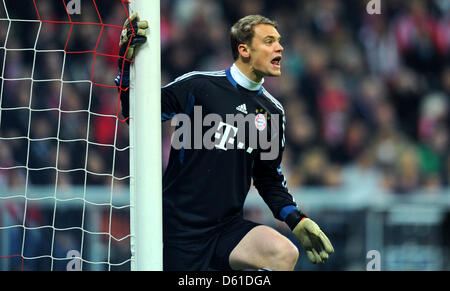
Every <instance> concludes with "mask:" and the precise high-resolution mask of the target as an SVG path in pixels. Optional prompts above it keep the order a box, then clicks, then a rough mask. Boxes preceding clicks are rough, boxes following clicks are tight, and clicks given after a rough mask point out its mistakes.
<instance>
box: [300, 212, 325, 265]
mask: <svg viewBox="0 0 450 291" xmlns="http://www.w3.org/2000/svg"><path fill="white" fill-rule="evenodd" d="M292 233H293V234H294V236H295V238H296V239H297V240H298V242H299V243H300V245H301V246H302V248H303V249H304V250H305V252H306V255H307V256H308V259H309V260H310V261H311V262H312V263H313V264H322V263H325V262H326V260H327V259H328V256H329V255H330V254H332V253H333V252H334V249H333V246H332V245H331V242H330V240H329V239H328V237H327V236H326V235H325V234H324V233H323V232H322V230H321V229H320V227H319V226H318V225H317V224H316V223H315V222H314V221H312V220H311V219H309V218H307V217H304V218H302V219H301V221H300V222H299V223H298V224H297V226H296V227H295V228H294V230H293V231H292Z"/></svg>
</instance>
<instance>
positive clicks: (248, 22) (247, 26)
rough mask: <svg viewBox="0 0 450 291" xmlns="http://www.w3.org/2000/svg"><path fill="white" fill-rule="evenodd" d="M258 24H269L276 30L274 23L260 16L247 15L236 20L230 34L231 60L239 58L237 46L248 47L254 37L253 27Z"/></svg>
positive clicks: (275, 23)
mask: <svg viewBox="0 0 450 291" xmlns="http://www.w3.org/2000/svg"><path fill="white" fill-rule="evenodd" d="M258 24H269V25H272V26H273V27H275V28H277V26H278V24H277V22H276V21H273V20H270V19H269V18H267V17H264V16H261V15H248V16H245V17H243V18H241V19H239V20H238V22H236V23H235V24H234V25H233V26H232V27H231V32H230V44H231V53H232V54H233V59H234V60H237V59H238V58H239V51H238V46H239V45H240V44H248V45H250V44H251V42H252V39H253V36H254V35H255V30H254V27H255V25H258Z"/></svg>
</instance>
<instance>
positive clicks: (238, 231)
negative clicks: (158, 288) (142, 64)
mask: <svg viewBox="0 0 450 291" xmlns="http://www.w3.org/2000/svg"><path fill="white" fill-rule="evenodd" d="M276 27H277V25H276V23H275V22H273V21H272V20H269V19H267V18H265V17H263V16H259V15H250V16H246V17H244V18H242V19H240V20H239V21H238V22H237V23H236V24H235V25H234V26H233V27H232V28H231V34H230V39H231V49H232V55H233V58H234V64H233V65H232V66H231V67H230V68H228V69H226V70H223V71H217V72H191V73H188V74H186V75H183V76H181V77H179V78H177V79H176V80H175V81H174V82H172V83H170V84H168V85H166V86H164V87H163V88H162V89H161V103H162V105H161V106H162V107H161V111H162V120H163V121H165V120H169V119H171V118H172V117H173V116H174V115H176V114H178V113H184V114H187V115H189V116H190V117H191V118H193V108H194V106H201V108H202V110H203V112H208V113H215V114H218V115H220V116H221V117H222V120H225V119H226V118H225V117H226V115H227V114H230V113H231V114H236V113H239V114H242V113H244V114H248V113H255V112H256V113H258V112H261V110H262V109H263V110H262V111H263V112H264V114H265V116H266V118H270V116H271V115H272V114H277V115H278V116H281V118H279V127H278V129H279V130H278V131H276V127H275V126H271V124H270V123H269V122H267V128H266V129H267V131H268V132H271V131H273V133H274V134H269V133H268V136H273V137H276V138H277V139H279V144H280V145H281V147H280V150H279V151H278V155H277V157H276V158H275V159H273V160H264V159H261V158H260V154H261V153H262V152H263V150H262V149H254V150H253V151H248V150H247V151H246V150H242V149H239V148H238V147H236V146H235V147H234V148H232V149H226V148H223V147H222V148H221V147H214V148H212V149H204V148H202V149H189V148H181V149H175V148H172V149H171V152H170V158H169V164H168V166H167V170H166V172H165V173H164V176H163V240H164V249H163V266H164V270H184V271H188V270H230V269H232V270H242V269H262V268H266V269H271V270H293V269H294V267H295V265H296V263H297V260H298V256H299V251H298V249H297V247H296V246H295V245H294V244H293V243H292V242H291V241H290V240H289V239H287V238H286V237H285V236H283V235H282V234H280V233H279V232H277V231H276V230H274V229H273V228H271V227H268V226H265V225H260V224H257V223H254V222H251V221H248V220H245V219H244V218H243V206H244V201H245V198H246V196H247V193H248V191H249V189H250V186H251V181H252V179H253V183H254V186H255V187H256V189H257V190H258V192H259V194H260V195H261V196H262V198H263V199H264V201H265V203H266V204H267V205H268V206H269V208H270V210H271V211H272V213H273V215H274V217H275V218H277V219H279V220H282V221H285V222H286V223H287V225H288V226H289V227H290V229H291V230H292V232H293V235H294V236H295V238H296V239H297V240H298V242H299V243H300V245H301V246H302V248H303V249H304V251H305V252H306V255H307V257H308V259H309V260H310V261H311V262H312V263H315V264H320V263H324V262H325V261H326V260H327V259H328V256H329V255H330V254H331V253H333V251H334V250H333V246H332V245H331V243H330V241H329V239H328V238H327V237H326V235H325V234H324V233H323V232H322V230H321V229H320V228H319V226H318V225H317V224H316V223H315V222H314V221H313V220H311V219H310V218H308V217H307V216H306V215H305V214H304V213H303V212H302V211H300V209H299V208H298V206H297V204H296V203H295V201H294V200H293V197H292V195H291V194H290V193H289V191H288V189H287V188H286V182H285V179H284V175H283V174H282V171H281V168H280V164H281V160H282V153H283V149H284V128H285V118H284V110H283V107H282V106H281V104H280V103H279V102H278V101H277V100H276V99H275V98H273V97H272V96H271V95H270V94H269V93H268V92H267V91H266V90H265V89H264V88H263V87H262V84H263V82H264V77H270V76H275V77H276V76H280V75H281V66H280V61H281V59H282V52H283V47H282V45H281V44H280V35H279V33H278V31H277V29H276ZM147 28H148V24H147V22H146V21H140V20H139V17H138V15H136V14H134V15H133V16H131V17H130V18H129V19H128V20H127V21H125V24H124V30H123V31H122V35H121V38H120V57H119V75H118V77H117V78H116V80H115V81H116V84H117V85H118V86H119V87H120V99H121V104H122V114H123V115H124V116H125V117H126V118H127V117H128V114H129V112H128V110H129V93H128V92H129V91H128V88H129V69H130V63H131V62H132V61H133V58H134V56H135V53H136V49H137V47H138V46H139V45H141V44H143V43H145V41H146V36H145V35H146V29H147ZM146 97H148V98H150V96H146ZM258 116H259V115H258ZM260 118H262V119H264V118H263V117H260ZM191 120H192V119H191ZM260 121H261V120H260ZM263 121H264V120H263ZM261 124H263V126H266V125H265V123H264V122H260V123H256V122H255V125H253V126H256V127H257V128H258V129H259V130H261V128H260V127H258V126H261ZM222 125H223V124H222ZM229 126H231V125H229ZM249 126H252V124H250V125H249ZM203 130H204V132H205V131H206V130H207V129H205V128H204V129H203ZM204 132H203V133H204ZM245 138H246V139H247V140H245V145H248V144H249V140H248V139H249V136H248V135H247V136H246V137H245ZM234 142H235V143H237V141H236V140H235V141H234ZM191 148H192V147H191Z"/></svg>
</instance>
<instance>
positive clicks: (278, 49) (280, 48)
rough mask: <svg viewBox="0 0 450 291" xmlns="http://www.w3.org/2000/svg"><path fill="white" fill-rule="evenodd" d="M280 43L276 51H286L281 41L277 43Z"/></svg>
mask: <svg viewBox="0 0 450 291" xmlns="http://www.w3.org/2000/svg"><path fill="white" fill-rule="evenodd" d="M277 44H278V45H277V46H276V47H275V51H276V52H280V53H281V52H282V51H284V47H283V46H282V45H281V43H279V42H278V43H277Z"/></svg>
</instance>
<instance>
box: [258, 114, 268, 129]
mask: <svg viewBox="0 0 450 291" xmlns="http://www.w3.org/2000/svg"><path fill="white" fill-rule="evenodd" d="M255 126H256V128H257V129H258V130H259V131H261V130H264V129H265V128H266V126H267V122H266V116H265V115H264V114H261V113H260V114H258V115H256V117H255Z"/></svg>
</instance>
